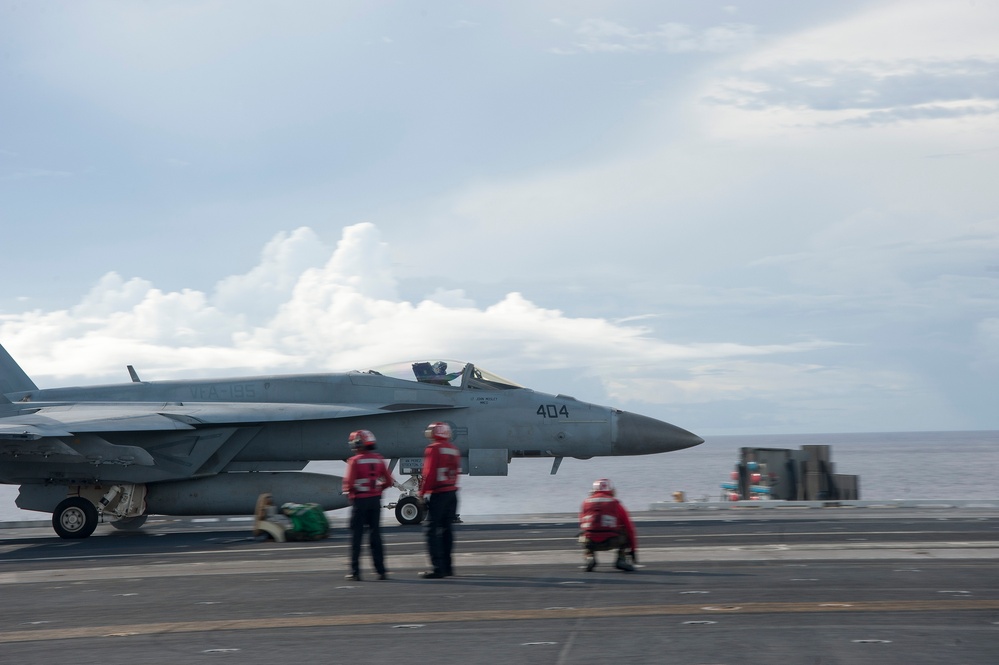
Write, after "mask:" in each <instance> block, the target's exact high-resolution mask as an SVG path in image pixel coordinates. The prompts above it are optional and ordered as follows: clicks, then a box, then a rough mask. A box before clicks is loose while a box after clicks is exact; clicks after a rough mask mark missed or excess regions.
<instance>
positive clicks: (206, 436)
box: [0, 346, 702, 538]
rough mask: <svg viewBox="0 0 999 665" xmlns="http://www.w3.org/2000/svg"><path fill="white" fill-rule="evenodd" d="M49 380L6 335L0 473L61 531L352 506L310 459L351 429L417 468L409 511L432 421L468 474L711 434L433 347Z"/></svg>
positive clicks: (632, 450)
mask: <svg viewBox="0 0 999 665" xmlns="http://www.w3.org/2000/svg"><path fill="white" fill-rule="evenodd" d="M128 369H129V372H130V374H131V379H132V380H131V382H129V383H122V384H115V385H106V386H88V387H72V388H49V389H39V388H38V387H37V386H36V385H35V383H34V382H33V381H32V380H31V379H30V378H29V377H28V375H27V374H26V373H25V372H24V371H23V370H22V369H21V367H20V366H19V365H18V364H17V363H16V362H15V361H14V359H13V358H11V356H10V355H9V354H8V353H7V351H6V350H4V348H3V347H2V346H0V482H3V483H5V484H12V485H20V488H19V489H20V493H19V495H18V497H17V501H16V503H17V505H18V507H20V508H22V509H25V510H37V511H42V512H50V513H52V525H53V527H54V528H55V530H56V533H58V534H59V535H60V536H62V537H63V538H85V537H87V536H89V535H90V534H91V533H93V531H94V529H95V528H96V526H97V524H98V523H99V522H101V521H109V522H110V523H111V524H112V525H113V526H115V527H117V528H122V529H133V528H137V527H138V526H141V525H142V523H143V522H144V521H145V519H146V515H149V514H155V515H241V514H251V513H253V511H254V506H255V502H256V500H257V497H258V495H260V494H262V493H264V492H269V493H271V494H273V496H274V500H275V501H276V502H277V503H279V504H280V503H281V502H284V501H298V502H314V503H318V504H320V505H322V506H323V508H324V510H335V509H337V508H343V507H345V506H346V505H347V502H346V498H345V497H343V496H342V495H341V478H339V477H337V476H332V475H326V474H317V473H307V472H304V471H302V469H304V468H305V466H306V465H307V464H308V463H309V462H310V461H312V460H343V459H346V458H347V457H348V456H349V454H350V451H349V449H348V447H347V445H346V444H345V442H346V440H347V435H348V433H349V432H351V431H352V430H356V429H369V430H372V431H374V432H375V433H376V434H377V436H378V449H379V452H381V453H382V454H383V455H384V456H385V457H386V458H389V459H391V460H392V462H391V463H392V464H393V468H395V465H396V464H398V468H399V471H400V472H401V473H402V474H408V475H410V476H411V477H410V478H409V479H408V480H407V481H406V482H405V483H402V484H401V485H400V486H399V489H400V490H401V491H402V494H401V496H400V498H399V500H398V501H397V502H395V503H394V504H390V506H389V507H394V508H395V513H396V517H397V518H398V519H399V521H400V522H402V523H404V524H406V523H409V524H414V523H419V522H420V521H422V520H423V517H424V508H423V504H422V503H421V502H420V500H419V497H418V495H417V489H418V483H419V478H418V476H419V472H420V468H421V462H422V455H423V449H424V447H425V445H426V440H425V439H424V437H423V430H424V428H425V427H426V425H427V423H429V422H432V421H444V422H447V423H449V424H450V425H451V428H452V431H453V433H454V444H455V445H456V446H457V447H458V448H459V450H460V451H461V454H462V456H463V459H462V469H463V470H464V471H465V472H467V473H468V474H470V475H484V476H505V475H506V474H507V466H508V464H509V463H510V460H511V459H513V458H516V457H547V458H553V459H554V463H553V465H552V473H555V472H556V471H557V470H558V466H559V463H560V462H561V461H562V458H563V457H573V458H580V459H588V458H590V457H598V456H607V455H648V454H652V453H663V452H669V451H673V450H681V449H683V448H689V447H691V446H696V445H697V444H699V443H701V442H702V439H701V438H700V437H698V436H696V435H694V434H692V433H690V432H688V431H686V430H684V429H681V428H679V427H676V426H674V425H671V424H669V423H665V422H662V421H659V420H655V419H653V418H648V417H646V416H641V415H637V414H634V413H628V412H626V411H620V410H618V409H613V408H608V407H606V406H599V405H596V404H588V403H586V402H581V401H578V400H576V399H574V398H572V397H568V396H566V395H548V394H545V393H540V392H536V391H534V390H530V389H528V388H524V387H522V386H519V385H517V384H515V383H513V382H511V381H507V380H506V379H503V378H500V377H499V376H496V375H495V374H492V373H490V372H487V371H486V370H485V369H482V368H480V367H477V366H475V365H473V364H472V363H465V362H454V361H446V362H445V361H437V362H433V361H420V362H410V363H402V364H399V365H394V366H391V367H384V368H377V369H369V370H365V371H353V372H346V373H342V374H301V375H282V376H257V377H245V378H229V379H215V380H195V381H155V382H154V381H141V380H140V379H139V377H138V375H137V373H136V372H135V371H134V370H133V369H132V368H131V366H130V367H129V368H128Z"/></svg>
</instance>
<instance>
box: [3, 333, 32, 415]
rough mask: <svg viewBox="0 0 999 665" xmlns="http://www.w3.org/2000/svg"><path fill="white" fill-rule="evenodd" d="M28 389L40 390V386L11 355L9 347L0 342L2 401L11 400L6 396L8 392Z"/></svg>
mask: <svg viewBox="0 0 999 665" xmlns="http://www.w3.org/2000/svg"><path fill="white" fill-rule="evenodd" d="M26 390H38V386H36V385H35V382H34V381H32V380H31V379H30V378H29V377H28V375H27V374H25V373H24V370H23V369H21V366H20V365H18V364H17V362H15V361H14V359H13V358H11V357H10V354H9V353H7V349H5V348H3V345H2V344H0V401H4V402H7V401H9V400H8V399H6V398H5V397H4V395H5V394H6V393H17V392H24V391H26Z"/></svg>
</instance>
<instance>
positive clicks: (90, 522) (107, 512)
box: [52, 483, 146, 539]
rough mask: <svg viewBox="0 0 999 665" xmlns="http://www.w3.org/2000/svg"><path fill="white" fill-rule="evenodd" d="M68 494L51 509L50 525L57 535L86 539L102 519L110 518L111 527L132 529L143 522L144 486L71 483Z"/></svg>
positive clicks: (144, 515)
mask: <svg viewBox="0 0 999 665" xmlns="http://www.w3.org/2000/svg"><path fill="white" fill-rule="evenodd" d="M70 491H72V492H74V493H75V495H74V496H69V497H66V498H65V499H63V500H62V501H60V502H59V504H58V505H57V506H56V507H55V510H54V511H52V528H53V529H55V532H56V534H58V536H59V537H60V538H67V539H77V538H86V537H87V536H89V535H90V534H92V533H93V532H94V529H96V528H97V525H98V524H99V523H100V522H101V520H102V519H106V518H111V526H113V527H114V528H116V529H121V530H124V531H133V530H135V529H138V528H139V527H141V526H142V525H143V524H144V523H145V521H146V514H145V510H146V501H145V499H146V486H145V485H131V484H127V483H122V484H120V485H112V486H110V487H107V486H104V487H101V486H100V485H78V486H73V487H72V488H71V489H70Z"/></svg>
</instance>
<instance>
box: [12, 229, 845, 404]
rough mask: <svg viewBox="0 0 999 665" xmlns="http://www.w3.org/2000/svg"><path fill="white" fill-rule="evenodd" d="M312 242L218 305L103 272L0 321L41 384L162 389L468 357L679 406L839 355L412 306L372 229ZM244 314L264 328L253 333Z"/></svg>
mask: <svg viewBox="0 0 999 665" xmlns="http://www.w3.org/2000/svg"><path fill="white" fill-rule="evenodd" d="M317 244H318V243H317V241H316V237H315V234H314V233H313V232H312V231H311V230H310V229H307V228H300V229H297V230H296V231H294V232H292V233H281V234H278V235H277V236H276V237H275V238H274V239H273V240H272V241H271V242H270V243H269V244H268V245H267V247H266V248H265V250H264V252H263V253H262V255H261V262H260V264H259V265H257V266H256V267H254V268H253V269H251V270H250V271H249V272H247V273H246V274H244V275H234V276H231V277H228V278H226V279H224V280H222V281H221V282H220V283H219V284H218V286H217V287H216V290H215V297H214V298H210V297H209V296H207V295H206V294H205V293H202V292H199V291H196V290H191V289H184V290H181V291H178V292H163V291H161V290H159V289H157V288H155V287H154V286H153V285H152V284H151V283H149V282H147V281H145V280H143V279H140V278H132V279H127V280H126V279H123V278H122V277H121V276H119V275H117V274H115V273H108V274H107V275H105V276H104V277H103V278H102V279H101V280H100V281H99V282H98V283H97V284H95V285H94V287H93V288H92V289H91V290H90V291H89V292H88V293H87V294H86V295H85V296H84V297H83V298H82V300H81V302H80V303H79V304H78V305H77V306H75V307H73V308H71V309H69V310H60V311H52V312H42V311H32V312H26V313H23V314H19V315H7V316H5V317H4V318H3V319H0V339H2V340H3V343H4V345H5V346H6V347H7V348H8V350H10V351H11V353H12V354H14V355H15V357H17V358H18V359H19V360H20V362H21V364H22V366H23V367H24V368H25V369H26V371H28V372H29V374H31V375H32V376H34V377H36V382H38V383H39V384H40V385H46V383H49V382H52V381H54V380H57V379H58V380H59V383H62V382H64V380H65V379H67V378H69V379H78V380H79V381H81V382H84V383H86V382H94V381H95V380H110V381H121V380H123V379H124V377H125V375H124V366H125V365H126V364H133V365H135V366H136V368H137V369H138V370H139V372H140V374H141V375H142V376H143V378H145V379H166V378H176V377H187V376H206V375H210V374H211V373H212V372H218V371H222V370H225V371H227V372H229V373H234V374H247V373H258V372H275V373H278V372H283V371H323V370H337V369H339V370H346V369H359V368H365V367H372V366H376V365H380V364H384V363H386V362H392V361H396V360H401V359H407V358H419V357H444V358H459V359H462V358H463V359H468V360H473V361H475V362H478V363H480V364H482V365H484V366H486V367H488V368H494V371H498V372H500V373H501V374H504V375H507V376H511V378H514V379H515V380H519V381H521V382H523V383H526V384H528V385H530V383H531V377H532V372H538V371H551V370H563V369H567V368H574V369H577V370H578V371H580V372H581V373H582V374H586V375H588V376H590V377H591V378H593V379H595V380H596V381H598V382H601V383H602V384H603V385H604V388H605V391H606V395H599V396H597V395H593V396H590V398H591V399H597V398H601V399H602V398H604V397H607V396H610V397H614V398H620V399H625V400H630V399H640V400H641V401H643V402H646V403H648V402H662V401H664V400H674V399H675V398H676V395H677V393H678V392H679V393H687V394H689V395H691V397H690V398H689V399H691V400H695V399H700V398H701V397H702V396H703V395H704V394H705V393H706V392H707V393H711V392H720V393H724V392H726V391H730V390H731V387H730V386H729V385H725V386H721V385H719V386H715V387H705V386H704V385H701V383H700V380H699V379H697V378H696V377H693V376H691V378H689V379H688V381H687V382H686V383H684V382H681V381H674V379H675V375H676V374H677V373H679V372H680V367H681V365H682V364H683V363H691V362H696V363H704V362H720V361H722V360H723V359H736V358H747V357H761V356H774V357H776V356H780V355H788V354H791V355H793V354H798V353H802V352H805V351H809V350H814V349H816V348H825V347H828V346H830V344H829V343H828V342H824V341H808V342H801V343H792V344H771V345H750V344H741V343H735V342H730V343H692V344H675V343H670V342H667V341H664V340H661V339H657V338H656V337H655V336H654V335H653V334H652V331H651V330H650V329H649V328H646V327H643V326H641V325H636V322H637V321H640V320H642V317H636V318H635V319H632V320H630V321H617V322H614V321H609V320H605V319H601V318H585V317H571V316H567V315H566V314H564V313H563V312H561V311H559V310H556V309H550V308H544V307H540V306H538V305H536V304H534V303H532V302H531V301H529V300H528V299H527V298H525V297H524V296H523V295H521V294H519V293H509V294H507V295H506V296H505V297H503V298H502V299H500V300H499V301H498V302H495V303H492V304H489V305H486V306H484V307H480V306H477V305H476V304H475V303H474V302H473V301H472V300H470V299H469V298H467V297H465V296H464V294H463V293H462V292H461V291H456V290H444V289H437V290H435V291H434V292H432V293H431V294H429V295H428V296H427V297H426V298H424V299H423V300H420V301H419V302H408V301H403V300H400V299H399V298H398V296H397V295H396V280H395V277H394V274H393V270H392V263H391V260H390V251H389V247H388V245H387V244H386V243H385V242H383V241H382V240H381V236H380V233H379V231H378V229H377V228H376V227H375V226H374V225H373V224H369V223H363V224H356V225H353V226H349V227H346V228H345V229H344V231H343V237H342V239H341V240H340V242H339V243H338V244H337V247H336V249H335V250H334V251H333V252H332V254H331V255H330V256H329V258H328V260H327V261H326V262H325V263H324V264H323V265H321V266H319V267H311V266H309V265H308V260H310V259H314V258H315V257H314V254H313V251H312V249H311V248H314V247H315V246H316V245H317ZM298 259H302V262H301V263H300V262H299V260H298ZM254 289H260V290H261V292H262V297H261V298H260V301H259V302H257V303H253V304H252V305H251V306H252V308H254V314H253V316H252V317H249V316H247V315H246V314H245V312H244V311H243V310H242V309H240V308H241V307H242V306H243V304H244V303H246V302H248V301H247V298H248V297H249V296H250V295H251V294H252V292H253V291H254ZM282 294H284V298H283V299H282V298H281V297H279V296H281V295H282ZM268 307H269V311H268ZM249 318H254V319H258V320H260V321H262V323H260V324H257V325H248V324H247V319H249ZM636 386H637V387H639V388H640V389H639V390H638V392H635V390H636V388H635V387H636ZM646 389H647V390H646ZM639 393H641V394H642V395H643V396H642V397H640V398H639V397H636V395H638V394H639ZM656 395H658V396H659V397H655V396H656Z"/></svg>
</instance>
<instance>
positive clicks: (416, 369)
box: [365, 360, 523, 390]
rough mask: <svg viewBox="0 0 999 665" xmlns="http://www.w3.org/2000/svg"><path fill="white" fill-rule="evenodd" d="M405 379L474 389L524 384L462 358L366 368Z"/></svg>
mask: <svg viewBox="0 0 999 665" xmlns="http://www.w3.org/2000/svg"><path fill="white" fill-rule="evenodd" d="M365 373H367V374H380V375H382V376H390V377H393V378H396V379H403V380H405V381H416V382H418V383H428V384H431V385H438V386H449V387H451V388H467V389H473V390H510V389H512V388H523V386H521V385H518V384H516V383H514V382H513V381H510V380H508V379H504V378H503V377H501V376H499V375H497V374H493V373H492V372H489V371H486V370H484V369H482V368H480V367H476V366H475V365H473V364H472V363H469V362H464V361H461V360H417V361H410V362H400V363H394V364H391V365H384V366H381V367H375V368H372V369H369V370H367V371H366V372H365Z"/></svg>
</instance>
